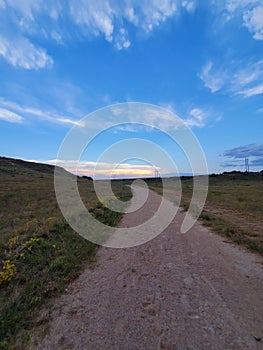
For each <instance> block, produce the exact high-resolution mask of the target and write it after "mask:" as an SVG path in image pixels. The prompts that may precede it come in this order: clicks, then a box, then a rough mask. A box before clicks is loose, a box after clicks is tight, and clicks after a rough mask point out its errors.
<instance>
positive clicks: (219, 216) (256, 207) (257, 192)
mask: <svg viewBox="0 0 263 350" xmlns="http://www.w3.org/2000/svg"><path fill="white" fill-rule="evenodd" d="M171 181H172V179H171ZM148 184H149V186H150V188H152V189H153V190H155V191H156V192H158V193H162V183H161V180H160V179H150V180H148ZM192 191H193V181H192V178H191V177H182V201H181V206H183V207H184V208H185V209H188V207H189V203H190V200H191V196H192ZM168 197H169V199H171V200H174V193H173V192H172V191H171V193H170V194H169V193H168ZM262 208H263V174H262V173H251V174H247V173H238V172H237V173H226V174H221V175H212V176H210V177H209V191H208V196H207V200H206V204H205V207H204V210H203V212H202V214H201V216H200V219H201V220H202V221H203V223H204V224H205V225H207V226H209V227H211V229H212V230H214V231H215V232H217V233H219V234H222V235H224V236H226V237H227V238H229V239H230V240H232V241H234V242H236V243H238V244H242V245H244V246H246V247H247V248H249V249H250V250H254V251H257V252H259V253H261V254H263V232H262V228H263V210H262Z"/></svg>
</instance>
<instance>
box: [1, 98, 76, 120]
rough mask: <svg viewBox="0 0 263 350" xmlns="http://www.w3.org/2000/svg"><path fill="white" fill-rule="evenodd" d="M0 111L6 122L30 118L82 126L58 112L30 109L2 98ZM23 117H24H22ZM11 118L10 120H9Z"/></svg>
mask: <svg viewBox="0 0 263 350" xmlns="http://www.w3.org/2000/svg"><path fill="white" fill-rule="evenodd" d="M0 107H2V108H1V109H0V112H1V111H4V112H3V114H2V115H3V117H2V118H1V116H0V118H1V119H3V120H6V121H13V122H22V121H24V120H25V119H26V118H27V119H28V117H37V118H39V119H42V120H46V121H49V122H52V123H56V124H62V125H79V126H81V122H80V121H79V120H76V119H72V118H69V117H67V116H63V115H61V114H59V113H57V112H50V111H44V110H42V109H38V108H33V107H28V106H23V105H19V104H18V103H15V102H12V101H8V100H6V99H4V98H1V97H0ZM21 115H22V116H21ZM8 116H9V120H8Z"/></svg>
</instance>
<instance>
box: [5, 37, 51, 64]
mask: <svg viewBox="0 0 263 350" xmlns="http://www.w3.org/2000/svg"><path fill="white" fill-rule="evenodd" d="M0 55H1V56H3V57H4V59H6V60H7V61H8V62H9V63H10V64H11V65H12V66H14V67H21V68H24V69H40V68H44V67H46V66H50V65H52V64H53V59H52V58H51V57H50V56H49V55H48V54H47V53H46V51H45V50H44V49H42V48H39V47H36V46H35V45H33V44H32V43H31V42H30V41H29V40H28V39H26V38H24V37H12V38H7V37H3V36H0Z"/></svg>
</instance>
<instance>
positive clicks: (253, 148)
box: [223, 143, 263, 159]
mask: <svg viewBox="0 0 263 350" xmlns="http://www.w3.org/2000/svg"><path fill="white" fill-rule="evenodd" d="M223 156H224V157H230V158H234V159H244V158H247V157H262V158H263V144H262V145H259V146H257V145H256V144H253V143H252V144H249V145H246V146H239V147H236V148H233V149H230V150H227V151H225V152H224V153H223Z"/></svg>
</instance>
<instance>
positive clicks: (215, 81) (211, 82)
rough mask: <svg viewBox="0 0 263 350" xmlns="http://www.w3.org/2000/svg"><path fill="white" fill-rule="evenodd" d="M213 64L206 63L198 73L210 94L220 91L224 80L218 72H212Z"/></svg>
mask: <svg viewBox="0 0 263 350" xmlns="http://www.w3.org/2000/svg"><path fill="white" fill-rule="evenodd" d="M212 68H213V63H212V62H211V61H209V62H207V63H206V64H205V65H204V67H203V68H202V71H201V73H200V76H199V77H200V79H201V80H202V81H203V82H204V85H205V87H207V88H208V89H210V90H211V92H212V93H214V92H217V91H218V90H220V89H221V88H222V87H223V85H224V80H223V78H222V75H220V74H219V72H218V73H217V72H212Z"/></svg>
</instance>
